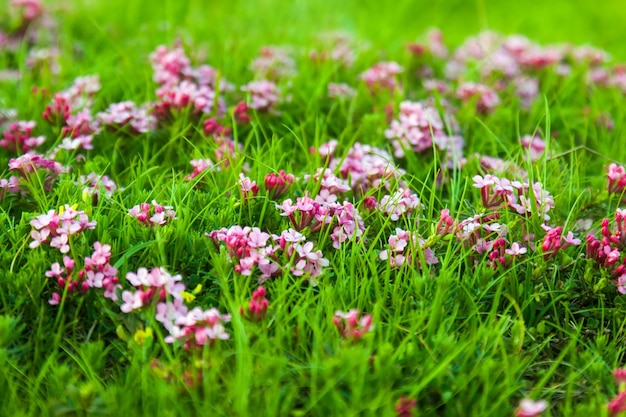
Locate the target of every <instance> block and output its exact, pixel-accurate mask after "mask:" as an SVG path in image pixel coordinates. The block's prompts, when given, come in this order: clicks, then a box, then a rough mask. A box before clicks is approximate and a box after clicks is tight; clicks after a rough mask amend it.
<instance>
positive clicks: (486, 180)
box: [472, 174, 554, 220]
mask: <svg viewBox="0 0 626 417" xmlns="http://www.w3.org/2000/svg"><path fill="white" fill-rule="evenodd" d="M472 179H473V180H474V187H475V188H479V189H480V196H481V199H482V203H483V206H485V208H488V209H498V208H502V207H508V208H510V209H511V210H513V211H514V212H516V213H518V214H521V215H524V216H530V215H531V214H533V213H536V214H537V215H538V216H540V217H541V218H542V219H544V220H550V216H549V215H548V212H549V211H550V210H551V209H552V208H554V199H553V198H552V195H550V193H549V192H548V191H546V190H545V189H543V187H542V185H541V183H539V182H535V183H534V184H533V185H532V186H531V185H530V184H528V183H527V182H520V181H510V180H508V179H506V178H499V177H496V176H495V175H491V174H487V175H485V176H484V177H483V176H481V175H475V176H474V177H473V178H472ZM531 189H532V190H531Z"/></svg>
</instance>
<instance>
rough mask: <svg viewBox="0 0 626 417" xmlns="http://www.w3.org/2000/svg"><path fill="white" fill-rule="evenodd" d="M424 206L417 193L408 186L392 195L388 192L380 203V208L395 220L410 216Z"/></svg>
mask: <svg viewBox="0 0 626 417" xmlns="http://www.w3.org/2000/svg"><path fill="white" fill-rule="evenodd" d="M423 208H424V205H423V204H422V203H420V199H419V197H418V196H417V194H414V193H412V192H411V190H410V189H408V188H406V189H403V188H400V189H398V190H397V191H396V192H395V193H393V194H391V195H389V194H386V195H384V196H383V197H382V198H381V199H380V202H379V203H378V210H380V211H381V212H382V213H385V214H386V215H387V216H389V219H391V221H394V222H395V221H398V220H400V217H405V216H408V215H410V214H411V213H412V212H414V211H417V210H421V209H423Z"/></svg>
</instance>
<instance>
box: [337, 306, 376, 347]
mask: <svg viewBox="0 0 626 417" xmlns="http://www.w3.org/2000/svg"><path fill="white" fill-rule="evenodd" d="M333 324H334V325H335V327H337V330H338V331H339V334H340V335H341V337H343V338H344V339H346V340H351V341H358V340H360V339H362V338H363V336H365V335H366V334H367V333H369V332H372V331H374V325H373V319H372V316H371V315H370V314H364V315H363V316H361V314H360V312H359V310H357V309H352V310H349V311H347V312H343V311H340V310H337V311H335V315H334V317H333Z"/></svg>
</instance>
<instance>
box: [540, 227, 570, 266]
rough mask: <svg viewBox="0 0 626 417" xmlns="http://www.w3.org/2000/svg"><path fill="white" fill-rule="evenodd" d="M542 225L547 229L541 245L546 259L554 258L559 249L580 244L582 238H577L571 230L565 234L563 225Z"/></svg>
mask: <svg viewBox="0 0 626 417" xmlns="http://www.w3.org/2000/svg"><path fill="white" fill-rule="evenodd" d="M541 227H542V228H543V230H545V231H546V235H545V236H544V238H543V243H542V245H541V249H542V250H543V257H544V259H549V258H553V257H554V256H556V254H557V253H558V252H559V251H561V250H565V249H566V248H567V247H568V246H578V245H580V239H576V238H575V237H574V234H573V233H572V232H571V231H570V232H568V233H567V235H565V236H563V227H562V226H557V227H550V226H548V225H545V224H542V225H541Z"/></svg>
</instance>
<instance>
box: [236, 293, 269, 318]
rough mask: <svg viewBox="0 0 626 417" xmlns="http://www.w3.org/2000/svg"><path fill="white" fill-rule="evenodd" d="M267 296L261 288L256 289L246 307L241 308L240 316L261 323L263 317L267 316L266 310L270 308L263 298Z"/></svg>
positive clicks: (266, 300)
mask: <svg viewBox="0 0 626 417" xmlns="http://www.w3.org/2000/svg"><path fill="white" fill-rule="evenodd" d="M266 295H267V291H266V290H265V288H263V287H257V289H256V290H254V292H253V293H252V298H251V299H250V302H249V303H248V306H247V307H246V308H245V310H244V309H243V308H241V314H242V315H243V316H244V317H246V318H247V319H248V320H251V321H261V320H263V317H265V315H266V314H267V309H268V308H269V306H270V302H269V301H268V299H267V298H265V296H266Z"/></svg>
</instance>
